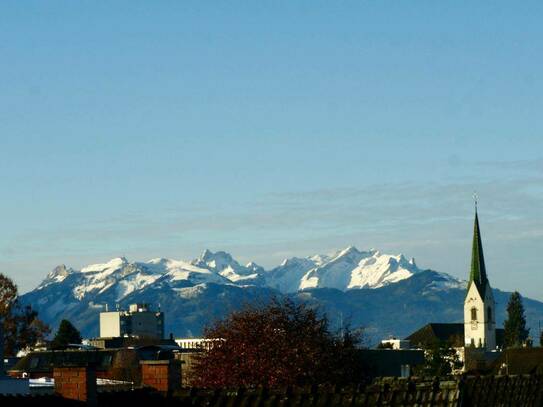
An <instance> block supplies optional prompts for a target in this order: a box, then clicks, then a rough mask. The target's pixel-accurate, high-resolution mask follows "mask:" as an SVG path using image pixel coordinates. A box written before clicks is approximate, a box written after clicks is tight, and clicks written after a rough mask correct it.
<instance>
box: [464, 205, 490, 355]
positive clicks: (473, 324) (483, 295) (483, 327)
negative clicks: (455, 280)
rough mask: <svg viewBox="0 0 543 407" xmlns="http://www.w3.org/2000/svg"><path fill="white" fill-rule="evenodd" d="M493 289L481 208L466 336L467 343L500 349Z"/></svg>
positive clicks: (466, 311) (466, 309) (467, 301)
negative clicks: (486, 254) (497, 339)
mask: <svg viewBox="0 0 543 407" xmlns="http://www.w3.org/2000/svg"><path fill="white" fill-rule="evenodd" d="M495 308H496V306H495V303H494V296H493V295H492V288H491V287H490V284H489V282H488V278H487V276H486V268H485V258H484V255H483V244H482V242H481V231H480V229H479V218H478V216H477V207H475V224H474V227H473V247H472V251H471V272H470V275H469V283H468V292H467V295H466V299H465V301H464V338H465V344H466V346H475V347H479V348H485V349H486V350H488V351H490V350H493V349H495V348H496V319H495V317H496V313H495Z"/></svg>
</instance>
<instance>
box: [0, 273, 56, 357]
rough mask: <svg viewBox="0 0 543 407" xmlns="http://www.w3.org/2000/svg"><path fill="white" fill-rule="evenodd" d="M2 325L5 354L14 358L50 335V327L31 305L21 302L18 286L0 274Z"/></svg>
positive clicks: (0, 321)
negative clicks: (21, 351) (41, 319)
mask: <svg viewBox="0 0 543 407" xmlns="http://www.w3.org/2000/svg"><path fill="white" fill-rule="evenodd" d="M0 323H1V324H2V327H3V331H4V353H5V354H6V355H7V356H14V355H16V354H17V352H18V351H19V350H21V349H25V348H27V347H29V346H33V345H35V344H36V343H37V342H39V341H42V340H44V339H45V337H46V336H47V335H48V334H49V332H50V330H49V327H48V326H47V325H46V324H44V323H43V322H42V321H40V320H39V319H38V313H37V312H36V311H35V310H33V309H32V307H31V306H30V305H26V306H22V305H21V304H20V302H19V293H18V290H17V285H16V284H15V283H14V282H13V280H11V279H10V278H9V277H7V276H5V275H4V274H2V273H0Z"/></svg>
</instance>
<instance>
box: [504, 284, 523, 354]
mask: <svg viewBox="0 0 543 407" xmlns="http://www.w3.org/2000/svg"><path fill="white" fill-rule="evenodd" d="M503 327H504V330H505V333H504V342H505V343H504V345H505V347H506V348H511V347H518V346H521V345H522V344H523V343H524V341H526V339H527V338H528V330H527V329H526V317H525V316H524V306H523V305H522V297H521V296H520V294H519V293H518V291H515V292H514V293H513V294H511V297H510V298H509V302H508V303H507V319H506V320H505V322H504V324H503Z"/></svg>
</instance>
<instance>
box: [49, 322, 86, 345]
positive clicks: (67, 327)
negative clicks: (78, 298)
mask: <svg viewBox="0 0 543 407" xmlns="http://www.w3.org/2000/svg"><path fill="white" fill-rule="evenodd" d="M77 343H81V334H80V333H79V331H78V330H77V328H76V327H75V326H73V325H72V323H71V322H70V321H68V320H67V319H63V320H62V321H60V326H59V327H58V331H57V334H56V335H55V337H54V338H53V341H52V342H51V348H52V349H64V348H66V346H68V345H69V344H77Z"/></svg>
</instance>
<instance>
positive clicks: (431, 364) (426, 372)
mask: <svg viewBox="0 0 543 407" xmlns="http://www.w3.org/2000/svg"><path fill="white" fill-rule="evenodd" d="M424 353H425V363H424V365H422V366H420V367H419V368H418V369H415V373H416V374H417V375H421V376H437V377H443V376H448V375H451V374H452V373H453V371H454V370H458V369H460V368H461V367H462V362H460V358H459V357H458V353H457V352H456V350H455V349H454V348H453V347H452V346H451V345H450V344H449V343H447V342H439V341H438V342H435V343H433V344H432V346H430V347H428V348H427V349H426V350H425V352H424Z"/></svg>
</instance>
